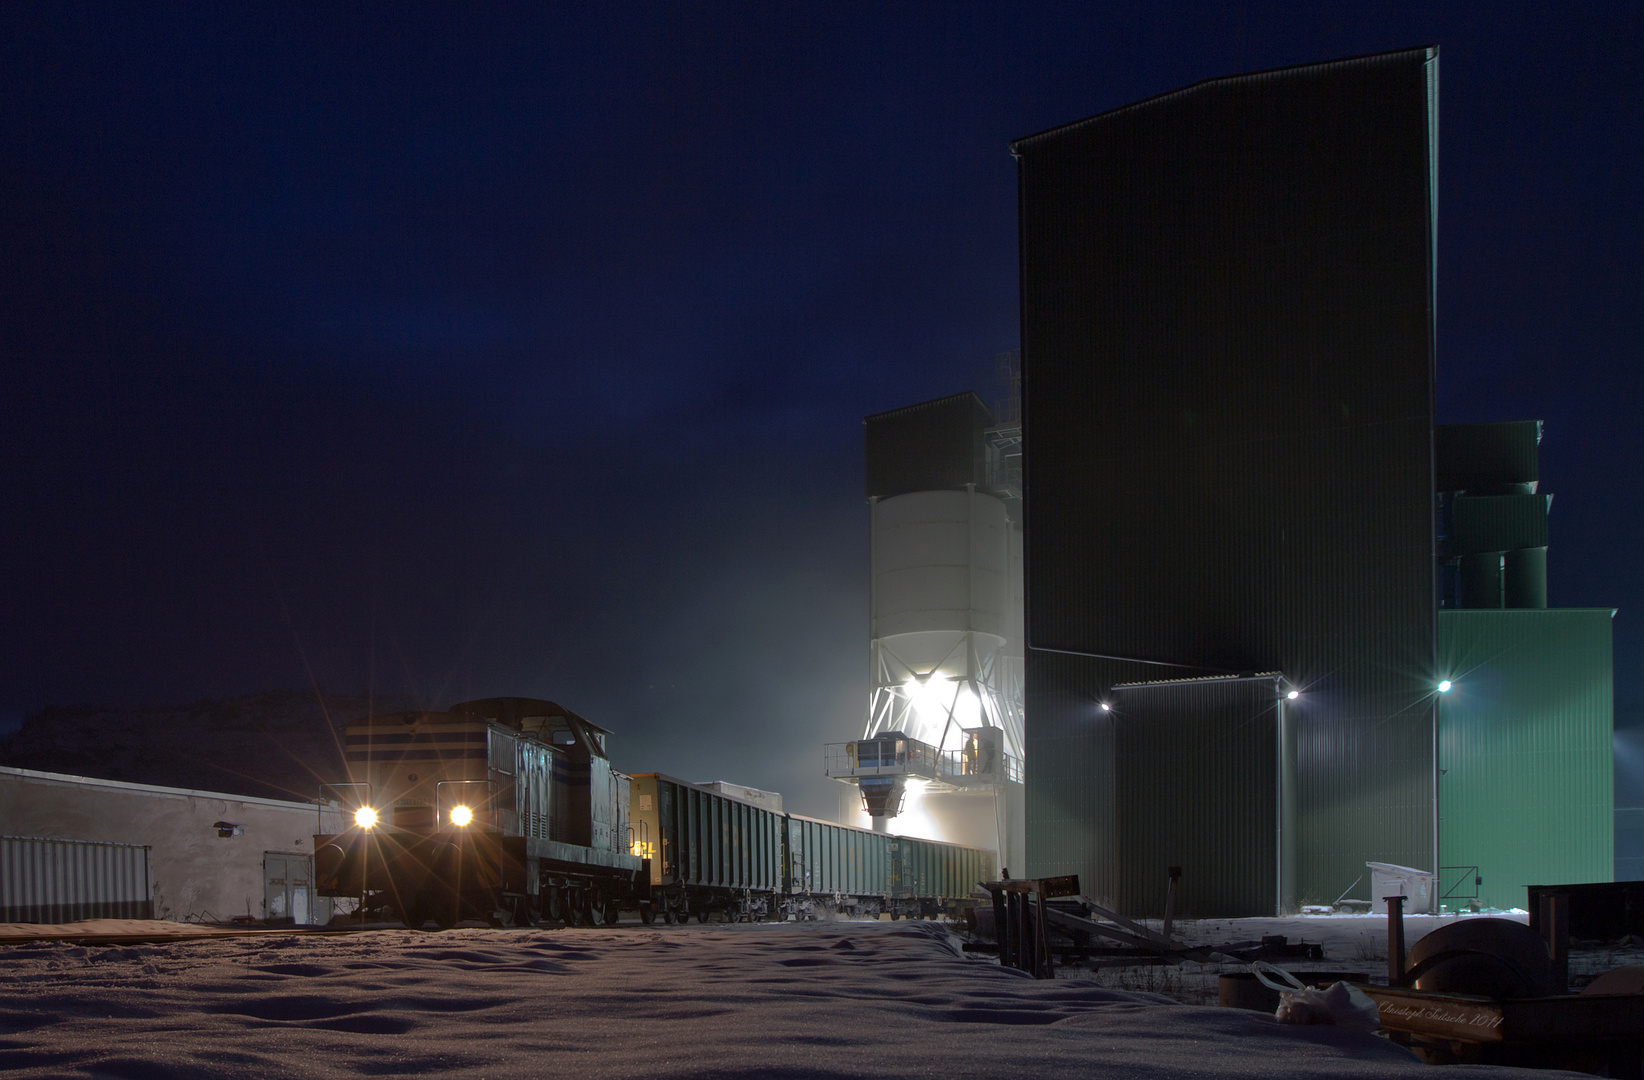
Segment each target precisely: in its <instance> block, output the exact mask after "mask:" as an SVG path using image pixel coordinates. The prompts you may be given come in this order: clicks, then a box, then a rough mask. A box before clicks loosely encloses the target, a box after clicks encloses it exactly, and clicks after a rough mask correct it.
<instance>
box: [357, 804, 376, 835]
mask: <svg viewBox="0 0 1644 1080" xmlns="http://www.w3.org/2000/svg"><path fill="white" fill-rule="evenodd" d="M376 823H377V812H376V811H375V810H373V809H371V808H370V807H369V806H362V807H360V808H359V809H358V810H356V811H354V824H356V825H358V826H359V827H360V828H362V829H369V828H371V827H372V826H373V825H375V824H376Z"/></svg>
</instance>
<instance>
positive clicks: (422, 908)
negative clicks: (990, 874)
mask: <svg viewBox="0 0 1644 1080" xmlns="http://www.w3.org/2000/svg"><path fill="white" fill-rule="evenodd" d="M400 916H401V917H402V918H403V919H404V920H405V926H406V929H408V930H421V929H422V928H423V924H424V923H426V922H427V921H428V900H427V898H426V897H424V896H423V895H422V893H412V894H411V895H410V896H408V897H406V898H405V910H404V911H402V912H400Z"/></svg>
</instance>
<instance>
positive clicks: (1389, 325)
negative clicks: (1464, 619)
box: [1012, 49, 1438, 915]
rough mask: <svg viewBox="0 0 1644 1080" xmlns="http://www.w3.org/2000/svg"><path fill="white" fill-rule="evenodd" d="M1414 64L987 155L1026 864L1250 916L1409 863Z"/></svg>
mask: <svg viewBox="0 0 1644 1080" xmlns="http://www.w3.org/2000/svg"><path fill="white" fill-rule="evenodd" d="M1437 65H1438V59H1437V51H1436V50H1435V49H1412V50H1406V51H1401V52H1394V53H1387V54H1383V55H1379V56H1371V57H1364V58H1358V59H1352V60H1344V61H1338V62H1334V63H1326V64H1316V65H1310V66H1306V67H1298V68H1290V69H1286V70H1282V71H1274V72H1266V73H1261V74H1255V75H1243V76H1237V77H1233V78H1226V79H1217V80H1213V81H1210V82H1205V83H1201V84H1198V85H1195V86H1191V87H1188V88H1186V89H1184V90H1180V91H1177V92H1174V93H1170V94H1165V95H1163V96H1161V97H1157V98H1153V99H1151V100H1148V101H1144V102H1140V103H1138V104H1135V105H1131V106H1128V107H1125V108H1122V109H1117V110H1114V111H1112V112H1108V113H1103V114H1101V115H1098V116H1094V117H1091V118H1089V119H1086V120H1081V121H1079V122H1077V123H1073V124H1069V125H1066V126H1064V127H1059V128H1056V129H1053V130H1051V131H1046V132H1043V133H1040V134H1038V135H1033V136H1029V137H1027V138H1024V139H1021V140H1019V141H1017V142H1016V143H1014V144H1013V146H1012V150H1013V152H1014V153H1015V155H1016V157H1017V160H1018V167H1019V176H1020V214H1021V259H1022V372H1023V410H1024V415H1023V421H1024V427H1025V430H1026V433H1027V456H1026V463H1025V487H1026V510H1025V512H1026V535H1027V540H1026V543H1027V549H1026V578H1027V585H1026V588H1027V597H1028V600H1027V604H1028V610H1027V638H1028V652H1027V661H1026V663H1027V701H1026V710H1025V712H1026V715H1027V717H1028V718H1029V719H1028V723H1027V731H1026V761H1027V770H1028V796H1027V798H1028V803H1027V818H1028V833H1027V844H1028V858H1029V871H1030V872H1031V873H1033V874H1036V875H1037V874H1057V873H1070V872H1071V873H1079V874H1081V875H1082V876H1083V877H1084V879H1085V882H1086V891H1087V892H1091V893H1092V894H1093V895H1097V896H1101V897H1104V898H1106V899H1107V900H1109V901H1110V902H1112V903H1114V904H1116V905H1117V906H1119V907H1120V908H1122V909H1123V910H1125V911H1128V912H1133V913H1151V912H1156V911H1157V910H1158V909H1160V908H1161V907H1162V905H1163V901H1164V895H1165V885H1166V873H1167V868H1168V867H1174V866H1179V867H1181V868H1182V877H1181V881H1180V883H1179V885H1178V887H1177V893H1176V897H1177V899H1176V904H1177V907H1176V910H1177V911H1178V912H1179V913H1180V912H1184V911H1185V912H1188V913H1193V914H1203V915H1261V914H1271V913H1273V912H1274V911H1276V910H1292V909H1294V908H1295V907H1296V906H1297V905H1298V904H1300V903H1303V902H1310V901H1323V902H1329V901H1331V900H1333V899H1335V898H1336V897H1337V896H1339V895H1341V894H1342V893H1343V892H1344V891H1346V890H1348V889H1350V888H1352V887H1353V886H1354V884H1355V881H1356V880H1357V879H1359V878H1360V877H1361V875H1363V874H1364V873H1365V862H1366V861H1367V860H1379V861H1385V862H1389V863H1397V864H1401V865H1406V866H1415V867H1423V868H1428V869H1431V868H1433V867H1434V863H1435V854H1436V849H1437V843H1438V840H1437V832H1438V829H1437V819H1436V816H1435V805H1436V794H1435V781H1436V776H1437V772H1436V769H1435V752H1436V747H1435V682H1436V680H1437V678H1438V674H1437V669H1438V657H1437V637H1436V611H1437V600H1438V596H1437V582H1436V574H1435V565H1436V563H1435V546H1434V545H1435V536H1434V512H1433V510H1434V508H1433V496H1434V490H1435V488H1434V471H1433V470H1434V459H1433V295H1434V279H1433V255H1434V217H1435V210H1434V198H1435V169H1436V156H1435V155H1436V106H1437ZM1292 692H1294V693H1295V695H1296V696H1295V697H1294V698H1292V697H1290V696H1289V695H1290V694H1291V693H1292ZM1363 892H1364V890H1363V889H1361V890H1360V894H1362V893H1363Z"/></svg>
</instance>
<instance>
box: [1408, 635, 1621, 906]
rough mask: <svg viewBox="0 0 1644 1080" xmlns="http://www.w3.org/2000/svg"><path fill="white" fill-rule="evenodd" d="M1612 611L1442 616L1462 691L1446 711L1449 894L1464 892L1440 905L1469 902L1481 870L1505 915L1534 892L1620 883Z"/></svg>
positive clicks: (1486, 894)
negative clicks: (1473, 870)
mask: <svg viewBox="0 0 1644 1080" xmlns="http://www.w3.org/2000/svg"><path fill="white" fill-rule="evenodd" d="M1611 614H1612V612H1611V611H1610V609H1609V608H1596V609H1595V608H1551V609H1540V610H1537V609H1517V610H1514V609H1503V610H1487V609H1486V610H1466V609H1463V610H1457V611H1444V612H1441V613H1440V614H1439V646H1440V656H1441V658H1442V661H1443V663H1444V665H1445V672H1446V673H1447V674H1448V675H1449V676H1450V678H1451V679H1453V680H1454V682H1455V686H1454V688H1453V689H1452V690H1451V691H1450V692H1449V693H1448V694H1445V695H1444V696H1443V698H1442V700H1441V701H1440V704H1439V764H1440V766H1441V767H1442V768H1443V769H1444V770H1445V771H1444V773H1443V776H1442V778H1441V780H1440V787H1439V815H1440V822H1441V825H1440V831H1439V851H1440V854H1441V856H1442V858H1443V863H1444V865H1445V866H1446V867H1450V868H1452V869H1451V870H1449V871H1447V872H1446V873H1445V874H1443V875H1442V877H1441V886H1442V888H1441V892H1442V891H1450V892H1453V893H1454V894H1455V895H1453V896H1452V897H1450V898H1449V899H1445V900H1442V901H1441V902H1443V903H1446V904H1449V905H1450V906H1451V907H1452V908H1455V907H1457V906H1459V905H1461V904H1464V903H1465V902H1466V898H1467V896H1468V895H1470V894H1471V892H1472V891H1473V890H1472V889H1471V888H1470V887H1468V886H1469V885H1470V880H1471V878H1472V875H1469V874H1467V873H1465V872H1464V869H1463V868H1467V867H1472V866H1476V867H1477V868H1478V873H1477V876H1479V877H1482V878H1483V879H1484V880H1483V883H1482V884H1481V885H1479V886H1478V898H1479V900H1480V902H1481V903H1483V904H1485V905H1488V906H1491V907H1498V908H1509V907H1523V906H1524V904H1525V891H1524V887H1525V886H1526V885H1564V884H1572V883H1576V882H1586V881H1609V880H1611V879H1612V875H1613V873H1614V861H1613V860H1614V854H1615V814H1614V810H1613V806H1614V795H1613V784H1614V758H1613V756H1612V746H1611V736H1612V733H1613V724H1614V703H1613V700H1612V682H1611V678H1612V671H1611V665H1612V659H1611V652H1612V650H1611V640H1610V635H1611ZM1458 882H1459V883H1460V884H1461V885H1462V886H1463V887H1462V888H1460V889H1456V888H1455V887H1454V886H1455V885H1456V884H1457V883H1458Z"/></svg>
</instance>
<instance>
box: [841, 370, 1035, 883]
mask: <svg viewBox="0 0 1644 1080" xmlns="http://www.w3.org/2000/svg"><path fill="white" fill-rule="evenodd" d="M1003 411H1004V412H1005V413H1006V415H1003V416H1000V417H998V418H995V416H994V415H993V413H992V412H991V411H990V410H989V409H988V407H987V406H986V405H984V404H983V402H982V400H981V399H980V398H979V397H977V396H976V395H975V394H973V393H968V392H967V393H963V394H954V395H951V396H949V397H945V398H939V399H937V400H935V401H927V402H922V403H920V404H917V405H909V406H906V407H903V408H900V409H893V410H891V411H889V412H884V413H878V414H875V415H873V416H869V417H867V418H866V419H865V420H864V421H863V431H864V451H865V454H864V456H865V461H866V470H865V472H866V475H865V481H866V482H865V487H866V495H867V499H868V507H869V535H870V552H871V554H870V563H871V567H870V574H871V581H872V588H871V593H870V613H869V623H870V630H869V641H868V664H869V669H868V679H869V684H868V685H869V699H868V703H867V723H866V725H865V727H864V731H863V736H862V738H861V739H859V740H855V741H853V742H848V743H837V744H832V745H829V746H828V747H827V748H826V749H827V774H828V775H829V776H832V777H834V778H835V779H838V780H841V781H844V782H845V783H847V784H849V785H851V790H850V791H849V792H848V793H847V795H846V796H845V797H844V798H843V799H842V805H841V810H842V820H845V821H856V820H858V818H859V817H860V816H863V815H865V816H866V818H867V819H868V820H869V821H871V823H872V825H873V827H874V828H875V829H877V830H880V831H890V830H891V829H893V828H896V827H897V826H896V825H895V824H893V822H894V819H897V818H898V817H901V818H902V822H901V827H902V828H904V829H907V828H908V827H909V826H910V821H909V816H911V815H907V814H906V812H907V811H908V810H909V808H910V799H911V800H917V802H918V804H919V815H920V817H921V818H923V819H925V821H926V822H927V823H928V828H929V830H930V831H931V832H932V833H937V834H939V838H940V839H944V840H948V841H951V842H953V843H959V844H965V845H968V846H972V847H980V848H985V849H988V850H992V851H995V852H997V853H998V856H999V860H1000V863H999V864H1000V865H1001V866H1002V867H1004V868H1007V869H1008V868H1009V867H1011V866H1012V865H1016V866H1020V865H1022V862H1023V860H1024V858H1025V853H1024V846H1025V839H1024V820H1023V788H1022V757H1023V727H1022V699H1023V685H1022V679H1023V655H1022V640H1023V637H1022V611H1023V600H1022V530H1021V524H1020V520H1021V515H1020V508H1021V480H1020V476H1021V442H1022V439H1021V427H1020V424H1019V422H1018V420H1017V418H1016V417H1015V416H1012V415H1009V408H1008V407H1007V408H1006V409H1005V410H1003ZM933 838H935V837H933Z"/></svg>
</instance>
